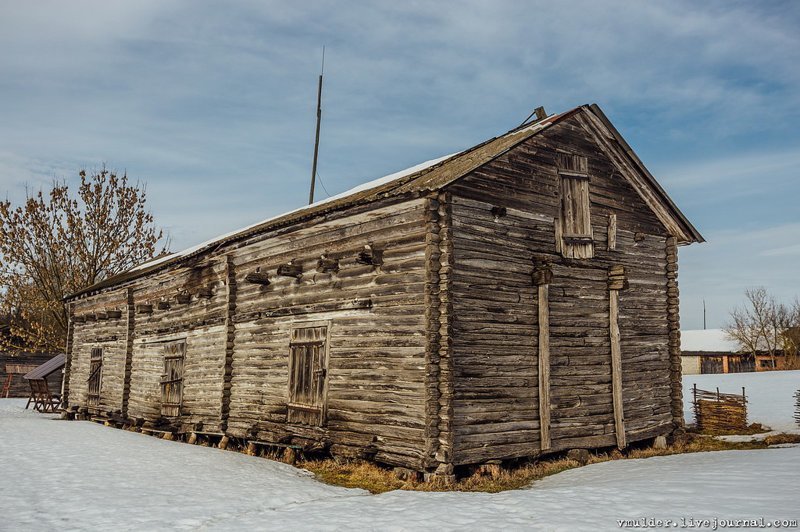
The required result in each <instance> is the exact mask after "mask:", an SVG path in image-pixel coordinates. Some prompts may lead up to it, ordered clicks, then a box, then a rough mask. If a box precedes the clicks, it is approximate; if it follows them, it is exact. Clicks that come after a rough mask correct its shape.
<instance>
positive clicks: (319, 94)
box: [308, 46, 325, 205]
mask: <svg viewBox="0 0 800 532" xmlns="http://www.w3.org/2000/svg"><path fill="white" fill-rule="evenodd" d="M324 73H325V47H324V46H323V47H322V69H321V70H320V72H319V86H318V88H317V134H316V137H315V138H314V162H313V163H312V165H311V190H310V191H309V193H308V204H309V205H311V204H312V203H314V184H315V182H316V179H317V157H318V156H319V125H320V123H321V122H322V75H323V74H324Z"/></svg>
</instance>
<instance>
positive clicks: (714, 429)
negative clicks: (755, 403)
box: [692, 384, 747, 433]
mask: <svg viewBox="0 0 800 532" xmlns="http://www.w3.org/2000/svg"><path fill="white" fill-rule="evenodd" d="M692 393H693V397H694V402H693V404H694V416H695V420H696V421H697V428H698V430H700V431H701V432H711V433H724V432H735V431H738V430H744V429H746V428H747V396H746V395H745V391H744V388H742V394H741V395H738V394H731V393H720V391H719V388H717V390H716V391H714V392H712V391H708V390H701V389H699V388H698V387H697V384H695V385H694V388H693V389H692Z"/></svg>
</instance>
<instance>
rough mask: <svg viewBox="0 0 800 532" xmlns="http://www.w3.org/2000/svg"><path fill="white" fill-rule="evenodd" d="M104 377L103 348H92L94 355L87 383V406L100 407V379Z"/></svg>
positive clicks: (91, 358)
mask: <svg viewBox="0 0 800 532" xmlns="http://www.w3.org/2000/svg"><path fill="white" fill-rule="evenodd" d="M102 375H103V348H102V347H94V348H92V354H91V357H90V359H89V379H88V382H87V389H88V392H87V395H86V405H87V406H98V405H100V384H101V382H100V379H101V378H102Z"/></svg>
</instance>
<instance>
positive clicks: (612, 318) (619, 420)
mask: <svg viewBox="0 0 800 532" xmlns="http://www.w3.org/2000/svg"><path fill="white" fill-rule="evenodd" d="M618 315H619V290H609V305H608V321H609V335H610V337H611V393H612V396H613V399H614V429H615V432H616V435H617V447H619V448H620V449H624V448H625V447H627V443H626V441H625V420H624V414H623V411H622V408H623V407H622V350H621V348H620V341H619V322H618Z"/></svg>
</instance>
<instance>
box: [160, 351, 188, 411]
mask: <svg viewBox="0 0 800 532" xmlns="http://www.w3.org/2000/svg"><path fill="white" fill-rule="evenodd" d="M163 349H164V374H163V375H162V376H161V415H162V416H164V417H178V416H180V415H181V404H182V403H183V362H184V358H185V354H186V342H183V341H180V342H170V343H168V344H165V345H164V348H163Z"/></svg>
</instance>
